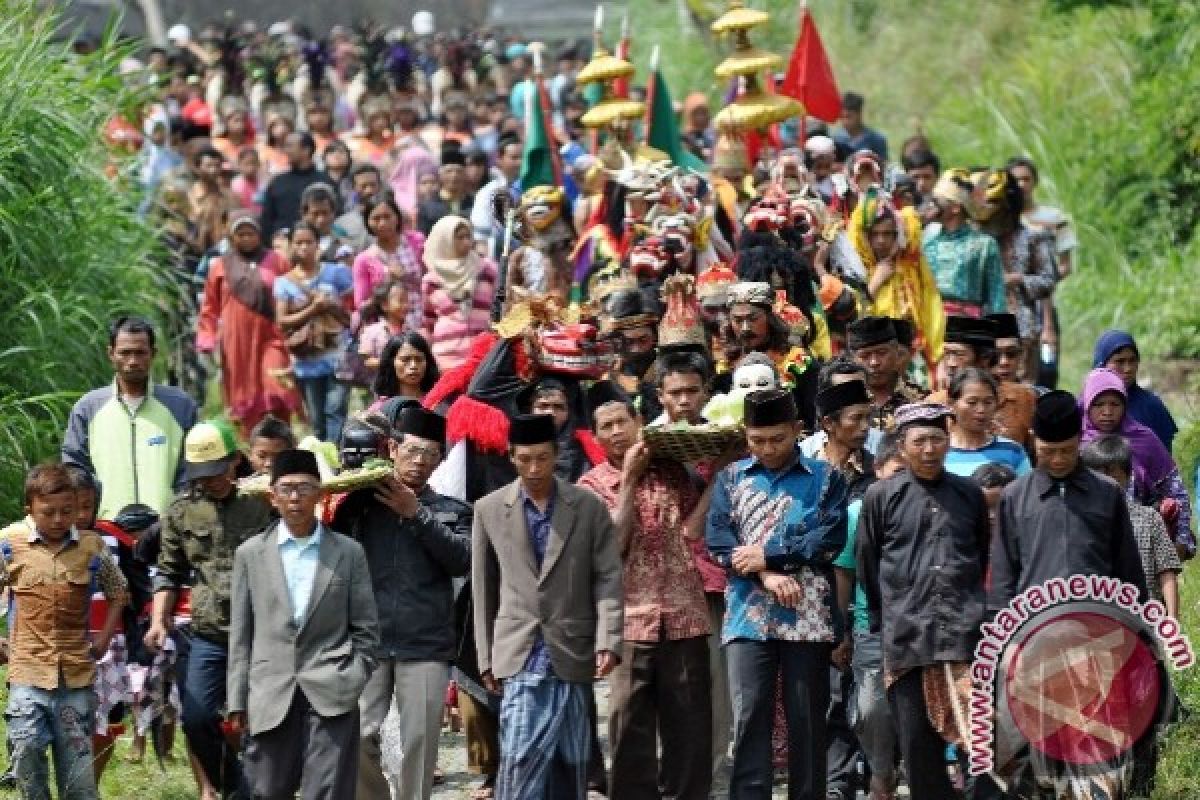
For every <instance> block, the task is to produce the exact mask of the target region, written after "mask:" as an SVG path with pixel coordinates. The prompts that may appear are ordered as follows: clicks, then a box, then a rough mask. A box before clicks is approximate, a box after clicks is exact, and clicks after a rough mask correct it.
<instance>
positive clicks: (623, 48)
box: [613, 11, 630, 100]
mask: <svg viewBox="0 0 1200 800" xmlns="http://www.w3.org/2000/svg"><path fill="white" fill-rule="evenodd" d="M629 44H630V42H629V12H628V11H627V12H625V16H624V17H622V18H621V38H620V39H618V40H617V50H616V52H615V53H613V55H615V56H616V57H617V58H619V59H621V60H622V61H628V60H629ZM613 96H614V97H619V98H621V99H622V100H628V99H629V78H617V79H616V80H614V81H613Z"/></svg>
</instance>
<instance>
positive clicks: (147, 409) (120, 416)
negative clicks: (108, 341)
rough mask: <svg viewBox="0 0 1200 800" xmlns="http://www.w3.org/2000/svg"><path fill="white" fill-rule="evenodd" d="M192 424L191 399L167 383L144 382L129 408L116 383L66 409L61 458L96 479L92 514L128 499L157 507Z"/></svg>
mask: <svg viewBox="0 0 1200 800" xmlns="http://www.w3.org/2000/svg"><path fill="white" fill-rule="evenodd" d="M194 424H196V403H195V402H194V401H193V400H192V399H191V398H190V397H188V396H187V395H186V394H184V393H183V392H182V391H180V390H179V389H176V388H174V387H172V386H159V385H156V384H153V383H152V384H150V386H149V387H148V389H147V392H146V399H145V400H144V401H143V402H142V404H141V405H140V406H139V407H138V409H137V410H136V411H134V412H132V413H130V410H129V408H128V407H126V406H125V404H124V403H123V402H122V401H121V400H120V398H119V397H118V395H117V389H116V383H115V382H114V383H113V384H112V385H110V386H105V387H103V388H100V389H95V390H93V391H91V392H88V393H87V394H85V395H84V396H83V397H81V398H80V399H79V402H77V403H76V404H75V407H74V408H72V409H71V416H70V418H69V419H68V421H67V433H66V436H65V437H64V438H63V445H62V458H63V461H64V462H66V463H69V464H78V465H79V466H81V467H83V468H84V469H86V470H88V471H90V472H92V473H93V474H94V475H95V476H96V478H97V479H98V480H99V481H100V485H101V491H100V509H99V511H98V513H97V518H98V519H113V518H114V517H116V516H117V512H119V511H120V510H121V509H122V508H124V507H125V506H127V505H130V504H131V503H143V504H145V505H148V506H150V507H151V508H153V509H154V510H155V511H157V512H158V513H160V514H161V513H162V512H163V511H164V510H165V509H166V507H167V504H168V503H170V502H171V497H172V495H173V494H174V493H175V489H176V488H177V487H178V486H180V485H181V484H182V480H183V439H184V437H185V436H186V435H187V432H188V430H189V429H190V428H191V427H192V426H193V425H194Z"/></svg>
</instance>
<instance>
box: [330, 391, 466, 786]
mask: <svg viewBox="0 0 1200 800" xmlns="http://www.w3.org/2000/svg"><path fill="white" fill-rule="evenodd" d="M390 433H391V440H390V441H389V442H388V450H389V453H390V455H391V459H392V463H393V464H394V465H395V471H394V473H393V475H392V477H391V478H389V479H388V480H386V481H385V482H384V483H382V484H381V485H380V486H378V487H377V488H373V489H359V490H358V491H355V492H351V493H350V494H349V495H348V496H347V497H346V499H345V500H344V501H343V502H342V505H341V506H339V508H338V511H337V514H336V515H335V517H334V520H333V528H334V529H335V530H338V531H341V532H343V533H345V534H347V535H348V536H351V537H353V538H354V539H357V540H358V541H359V542H361V543H362V546H363V549H364V550H366V553H367V564H368V565H369V567H370V573H371V585H372V586H373V587H374V590H375V602H376V604H377V605H378V607H379V634H380V636H379V647H378V649H377V651H376V653H375V655H376V657H377V658H378V660H379V668H378V669H377V670H376V671H375V674H374V675H373V676H372V677H371V680H370V681H369V682H368V683H367V687H366V689H365V690H364V691H363V693H362V697H361V698H360V700H359V711H360V713H361V735H362V742H361V746H360V750H359V769H358V789H357V792H356V793H355V797H357V798H359V800H364V799H367V800H387V799H388V798H389V797H395V798H398V800H426V799H427V798H428V797H429V796H430V795H431V794H432V792H433V774H434V770H435V768H436V767H437V750H438V737H439V732H440V729H441V724H442V705H443V703H444V701H445V696H446V686H447V684H448V683H449V682H450V662H451V661H452V660H453V659H454V657H455V655H456V653H457V642H456V639H455V634H454V589H453V586H452V585H451V580H452V579H453V578H455V577H459V576H462V575H466V573H467V571H468V569H469V568H470V563H471V508H470V507H469V506H467V505H466V504H465V503H461V502H459V501H458V500H455V499H453V498H450V497H445V496H443V495H440V494H438V493H437V492H435V491H433V490H432V489H430V488H429V477H430V475H432V474H433V471H434V470H435V469H436V468H437V466H438V464H440V463H441V460H442V456H443V455H444V450H445V442H446V420H445V418H444V417H442V416H441V415H440V414H436V413H434V412H432V411H426V410H425V409H423V408H420V407H409V408H405V409H403V410H402V411H400V412H399V414H398V415H397V416H396V418H395V421H394V423H393V424H392V428H391V432H390ZM393 697H395V709H396V715H397V720H396V721H397V722H398V728H399V732H400V755H399V757H398V758H396V759H395V761H394V763H390V761H389V763H381V762H382V758H381V751H380V730H381V728H382V726H383V721H384V718H385V717H387V714H388V709H389V707H391V706H392V698H393ZM390 724H391V723H389V725H390ZM385 774H386V778H385ZM389 781H390V782H391V784H392V787H393V789H394V790H395V793H394V794H391V793H389V789H388V782H389Z"/></svg>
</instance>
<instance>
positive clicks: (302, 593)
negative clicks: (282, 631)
mask: <svg viewBox="0 0 1200 800" xmlns="http://www.w3.org/2000/svg"><path fill="white" fill-rule="evenodd" d="M277 530H278V533H279V558H280V560H281V561H282V562H283V579H284V583H286V584H287V593H288V600H289V601H290V602H291V604H292V621H293V622H295V623H296V626H297V627H299V626H300V624H301V623H302V622H303V621H304V615H305V614H307V613H308V603H309V600H310V599H311V598H312V588H313V580H314V578H315V577H316V574H317V561H318V555H319V554H320V545H321V532H322V526H321V524H320V523H317V527H316V530H314V531H313V532H312V535H310V536H309V537H308V538H307V539H297V538H296V537H295V536H292V532H291V531H290V530H288V526H287V523H286V522H284V521H283V520H279V528H278V529H277Z"/></svg>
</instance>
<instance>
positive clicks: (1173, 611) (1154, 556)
mask: <svg viewBox="0 0 1200 800" xmlns="http://www.w3.org/2000/svg"><path fill="white" fill-rule="evenodd" d="M1080 455H1081V457H1082V458H1083V463H1084V466H1086V467H1088V468H1089V469H1094V470H1095V471H1096V472H1099V473H1101V474H1103V475H1107V476H1108V477H1110V478H1112V479H1113V480H1114V481H1116V482H1117V484H1118V485H1119V486H1120V487H1121V488H1122V489H1124V488H1127V487H1128V486H1129V481H1130V480H1131V479H1132V477H1133V453H1132V450H1131V449H1130V447H1129V444H1128V443H1127V442H1126V441H1125V440H1124V439H1122V438H1121V437H1120V436H1117V435H1116V434H1109V435H1107V436H1101V437H1099V438H1098V439H1094V440H1093V441H1092V442H1091V443H1090V444H1088V445H1086V446H1085V447H1084V448H1083V452H1082V453H1081V454H1080ZM1129 519H1130V522H1132V523H1133V538H1134V539H1136V540H1137V546H1138V553H1139V554H1140V555H1141V557H1142V569H1144V570H1145V572H1146V588H1147V589H1149V590H1150V596H1151V597H1152V598H1154V599H1155V600H1157V601H1159V602H1160V603H1162V604H1163V605H1164V606H1166V608H1167V613H1168V614H1170V615H1171V616H1172V617H1176V618H1178V614H1179V583H1178V576H1179V573H1180V572H1182V571H1183V563H1182V562H1181V561H1180V560H1179V554H1178V552H1177V551H1176V549H1175V545H1174V544H1173V543H1172V542H1171V537H1170V536H1169V535H1168V534H1167V526H1166V523H1164V522H1163V518H1162V517H1161V516H1159V513H1158V512H1157V511H1155V510H1154V509H1152V508H1150V507H1149V506H1144V505H1142V504H1141V503H1139V502H1137V501H1135V500H1130V501H1129Z"/></svg>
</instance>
